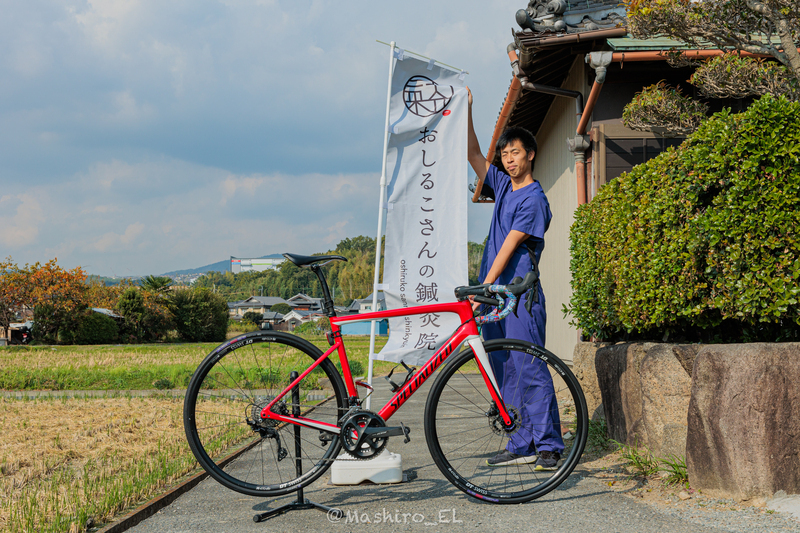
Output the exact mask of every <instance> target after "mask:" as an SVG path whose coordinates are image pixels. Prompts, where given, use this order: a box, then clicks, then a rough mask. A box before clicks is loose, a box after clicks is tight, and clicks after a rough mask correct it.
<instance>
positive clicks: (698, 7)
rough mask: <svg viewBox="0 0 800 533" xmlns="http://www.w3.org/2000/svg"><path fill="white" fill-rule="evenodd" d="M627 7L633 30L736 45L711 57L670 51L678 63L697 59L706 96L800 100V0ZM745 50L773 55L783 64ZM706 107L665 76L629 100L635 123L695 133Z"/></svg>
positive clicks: (680, 0) (680, 1) (673, 0)
mask: <svg viewBox="0 0 800 533" xmlns="http://www.w3.org/2000/svg"><path fill="white" fill-rule="evenodd" d="M627 7H628V20H629V25H628V26H629V29H630V33H631V35H632V36H633V37H637V38H640V39H648V38H652V37H658V36H667V37H671V38H673V39H677V40H680V41H683V42H685V43H688V44H690V45H694V46H696V47H698V48H707V47H708V44H709V43H711V44H712V45H714V46H716V47H717V48H719V49H722V50H729V51H730V52H729V53H726V54H724V55H722V56H718V57H714V58H712V59H709V60H708V61H705V62H701V61H697V60H693V59H691V57H687V56H685V55H684V54H683V53H682V52H681V51H679V50H673V51H671V52H670V53H669V54H668V55H669V57H668V63H669V64H670V65H672V66H673V67H682V66H689V65H692V66H695V67H696V70H695V72H694V74H693V75H692V77H691V79H690V80H689V82H690V83H692V84H693V85H695V86H696V87H697V88H698V89H699V91H700V93H701V94H702V95H703V96H704V97H707V98H746V97H751V96H763V95H766V94H770V95H773V96H785V97H787V98H788V99H789V100H800V54H798V51H797V43H798V40H800V9H799V8H798V4H797V2H796V0H705V1H702V2H698V1H692V0H629V2H628V4H627ZM776 38H777V41H776ZM778 41H779V43H780V44H778ZM740 52H749V53H753V54H763V55H767V56H771V57H772V58H773V59H774V60H775V61H777V62H778V64H776V63H775V62H774V61H766V60H764V59H761V58H754V57H743V56H741V55H740ZM706 112H707V108H706V107H705V106H704V104H701V103H699V102H697V101H696V100H693V99H692V98H690V97H687V96H684V95H682V94H680V90H679V89H674V88H672V87H669V86H666V85H664V84H663V83H660V84H657V85H653V86H651V87H647V88H645V89H644V90H643V91H642V92H641V93H639V94H637V95H636V98H634V100H633V101H632V102H631V103H630V104H628V106H626V108H625V112H624V115H623V122H624V124H625V125H626V126H627V127H629V128H632V129H635V130H640V131H654V132H656V133H661V134H665V135H676V134H680V135H687V134H689V133H692V132H693V131H695V130H696V129H697V127H698V126H699V124H700V123H701V122H702V121H703V120H705V118H706V116H705V115H706Z"/></svg>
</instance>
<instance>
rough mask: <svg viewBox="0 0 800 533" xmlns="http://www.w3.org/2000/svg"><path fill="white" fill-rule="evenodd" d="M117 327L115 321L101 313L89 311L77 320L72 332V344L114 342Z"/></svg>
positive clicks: (117, 332) (117, 333)
mask: <svg viewBox="0 0 800 533" xmlns="http://www.w3.org/2000/svg"><path fill="white" fill-rule="evenodd" d="M118 336H119V329H118V327H117V323H116V321H115V320H114V319H113V318H111V317H110V316H106V315H104V314H102V313H94V312H92V311H89V312H88V313H86V314H85V315H83V316H82V317H81V319H80V320H79V321H78V324H77V327H76V329H75V330H74V331H73V332H72V342H73V343H74V344H111V343H113V342H116V340H117V338H118Z"/></svg>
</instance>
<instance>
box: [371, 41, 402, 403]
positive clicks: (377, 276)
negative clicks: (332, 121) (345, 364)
mask: <svg viewBox="0 0 800 533" xmlns="http://www.w3.org/2000/svg"><path fill="white" fill-rule="evenodd" d="M394 49H395V42H394V41H392V42H391V43H389V83H388V86H387V89H386V122H385V123H384V126H383V166H382V168H381V199H380V202H379V207H378V238H377V239H376V240H375V276H374V277H373V280H372V311H377V310H378V282H379V281H380V270H381V237H382V236H383V211H384V209H385V208H386V156H387V152H388V151H389V105H390V104H391V99H392V71H393V68H392V67H393V66H394ZM376 324H377V321H375V320H373V321H372V323H371V325H370V330H369V365H368V366H369V369H368V371H367V383H369V384H370V385H372V376H373V373H372V370H373V365H374V363H373V357H374V356H375V325H376ZM371 400H372V398H370V397H367V404H366V406H365V407H366V409H369V406H370V401H371Z"/></svg>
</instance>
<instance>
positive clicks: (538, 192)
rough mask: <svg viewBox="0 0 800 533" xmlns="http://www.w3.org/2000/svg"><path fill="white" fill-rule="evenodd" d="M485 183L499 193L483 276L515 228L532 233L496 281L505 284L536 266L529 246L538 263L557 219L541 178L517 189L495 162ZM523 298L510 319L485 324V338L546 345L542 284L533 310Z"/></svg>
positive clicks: (487, 174)
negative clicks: (512, 187) (541, 183)
mask: <svg viewBox="0 0 800 533" xmlns="http://www.w3.org/2000/svg"><path fill="white" fill-rule="evenodd" d="M484 182H485V183H486V184H487V185H489V187H491V188H492V189H493V190H494V192H495V204H494V213H493V214H492V223H491V226H489V238H488V240H487V241H486V247H485V248H484V250H483V259H482V260H481V272H480V279H481V281H485V279H486V274H487V273H488V272H489V269H490V268H491V266H492V263H493V262H494V260H495V257H497V253H498V252H499V251H500V248H501V247H502V246H503V243H504V242H505V240H506V237H508V234H509V233H510V232H511V230H517V231H521V232H522V233H526V234H528V235H530V238H528V239H527V240H526V241H525V242H524V243H523V244H522V245H520V246H519V247H518V248H517V249H516V250H515V251H514V255H513V256H512V257H511V259H510V260H509V262H508V265H507V266H506V268H505V270H503V272H502V274H500V277H499V278H497V280H496V281H494V283H496V284H501V285H505V284H508V283H510V282H511V280H512V279H514V277H516V276H521V277H525V274H526V273H528V272H530V270H531V269H532V264H531V259H530V255H529V254H528V248H529V247H530V248H532V249H533V252H534V255H535V257H536V262H537V264H538V262H539V260H540V258H541V255H542V250H544V233H545V232H546V231H547V228H548V227H549V226H550V220H551V219H552V218H553V215H552V213H551V212H550V203H549V202H548V201H547V196H545V194H544V190H542V186H541V185H540V184H539V182H538V181H534V182H533V183H531V184H529V185H526V186H524V187H522V188H520V189H517V190H516V191H514V190H512V189H511V177H510V176H509V175H508V174H506V173H505V172H503V171H501V170H499V169H498V168H497V167H495V166H494V165H490V166H489V170H488V171H487V172H486V178H485V180H484ZM526 298H527V295H526V296H523V297H522V298H520V301H519V307H518V310H517V315H518V316H515V315H514V314H512V315H511V316H509V317H508V318H507V319H506V320H503V321H501V322H498V323H494V324H487V325H486V326H489V327H486V326H484V328H483V332H484V338H486V339H487V340H488V339H489V338H515V339H522V340H529V341H531V342H533V343H535V344H538V345H539V346H544V341H545V323H546V320H547V315H546V313H545V309H544V292H543V291H542V289H541V284H539V302H538V303H536V302H535V303H534V304H533V307H532V308H531V313H528V311H527V310H526V309H525V305H524V301H525V299H526ZM495 330H496V331H495Z"/></svg>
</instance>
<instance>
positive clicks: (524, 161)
mask: <svg viewBox="0 0 800 533" xmlns="http://www.w3.org/2000/svg"><path fill="white" fill-rule="evenodd" d="M535 155H536V153H535V152H533V151H532V150H531V151H530V152H526V151H525V147H524V146H523V145H522V143H521V142H519V141H518V140H514V141H511V142H510V143H508V144H507V145H506V147H505V148H503V150H502V151H501V152H500V157H501V158H502V161H503V166H504V167H505V169H506V172H507V173H508V175H509V176H511V177H512V178H518V177H522V176H524V175H525V174H527V173H528V172H530V169H531V161H533V158H534V156H535Z"/></svg>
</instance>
